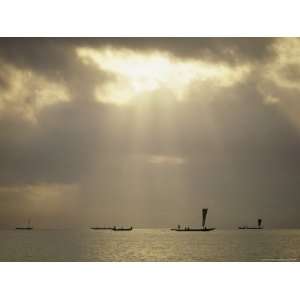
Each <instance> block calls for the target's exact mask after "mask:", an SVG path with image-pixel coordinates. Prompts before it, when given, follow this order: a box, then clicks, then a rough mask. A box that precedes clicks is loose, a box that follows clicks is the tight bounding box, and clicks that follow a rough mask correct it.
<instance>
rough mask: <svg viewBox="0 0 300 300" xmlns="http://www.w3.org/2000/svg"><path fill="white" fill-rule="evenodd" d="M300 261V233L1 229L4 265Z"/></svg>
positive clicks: (0, 244)
mask: <svg viewBox="0 0 300 300" xmlns="http://www.w3.org/2000/svg"><path fill="white" fill-rule="evenodd" d="M277 260H280V261H285V260H291V261H300V230H298V229H297V230H296V229H295V230H294V229H289V230H249V231H247V230H216V231H212V232H173V231H170V230H168V229H135V230H133V231H130V232H113V231H100V230H99V231H93V230H89V229H87V230H37V229H36V230H32V231H25V230H24V231H22V230H21V231H17V230H0V261H277Z"/></svg>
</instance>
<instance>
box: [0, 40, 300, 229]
mask: <svg viewBox="0 0 300 300" xmlns="http://www.w3.org/2000/svg"><path fill="white" fill-rule="evenodd" d="M299 83H300V40H299V39H296V38H0V166H1V171H0V227H1V228H11V227H15V226H16V225H22V224H24V223H26V222H27V219H28V218H31V220H32V223H33V225H34V226H35V227H40V228H69V227H76V228H77V227H78V228H79V227H80V228H81V227H85V226H90V225H103V226H104V225H114V224H120V225H133V226H136V227H170V226H175V225H176V224H187V225H191V226H199V225H200V224H201V210H202V208H203V207H207V208H208V217H207V225H208V226H214V227H217V228H236V227H237V226H239V225H244V224H246V225H255V224H256V220H257V218H262V219H263V223H264V225H265V227H269V228H278V227H282V228H288V227H299V226H300V218H299V211H300V201H299V199H300V156H299V153H300V118H299V116H300V102H299V99H300V85H299Z"/></svg>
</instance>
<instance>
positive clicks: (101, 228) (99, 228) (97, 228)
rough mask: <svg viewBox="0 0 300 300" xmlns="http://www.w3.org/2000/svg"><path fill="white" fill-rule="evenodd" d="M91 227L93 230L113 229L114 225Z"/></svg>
mask: <svg viewBox="0 0 300 300" xmlns="http://www.w3.org/2000/svg"><path fill="white" fill-rule="evenodd" d="M90 229H93V230H112V229H113V227H97V226H96V227H90Z"/></svg>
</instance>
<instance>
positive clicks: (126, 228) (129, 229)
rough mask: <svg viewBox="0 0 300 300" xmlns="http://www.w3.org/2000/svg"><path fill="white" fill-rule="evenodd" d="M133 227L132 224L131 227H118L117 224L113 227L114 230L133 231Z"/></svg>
mask: <svg viewBox="0 0 300 300" xmlns="http://www.w3.org/2000/svg"><path fill="white" fill-rule="evenodd" d="M132 229H133V227H132V226H130V227H125V228H124V227H117V226H114V227H113V228H112V230H113V231H131V230H132Z"/></svg>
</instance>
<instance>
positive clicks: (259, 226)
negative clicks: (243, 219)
mask: <svg viewBox="0 0 300 300" xmlns="http://www.w3.org/2000/svg"><path fill="white" fill-rule="evenodd" d="M261 223H262V219H257V226H239V228H238V229H246V230H247V229H264V227H263V226H261Z"/></svg>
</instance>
